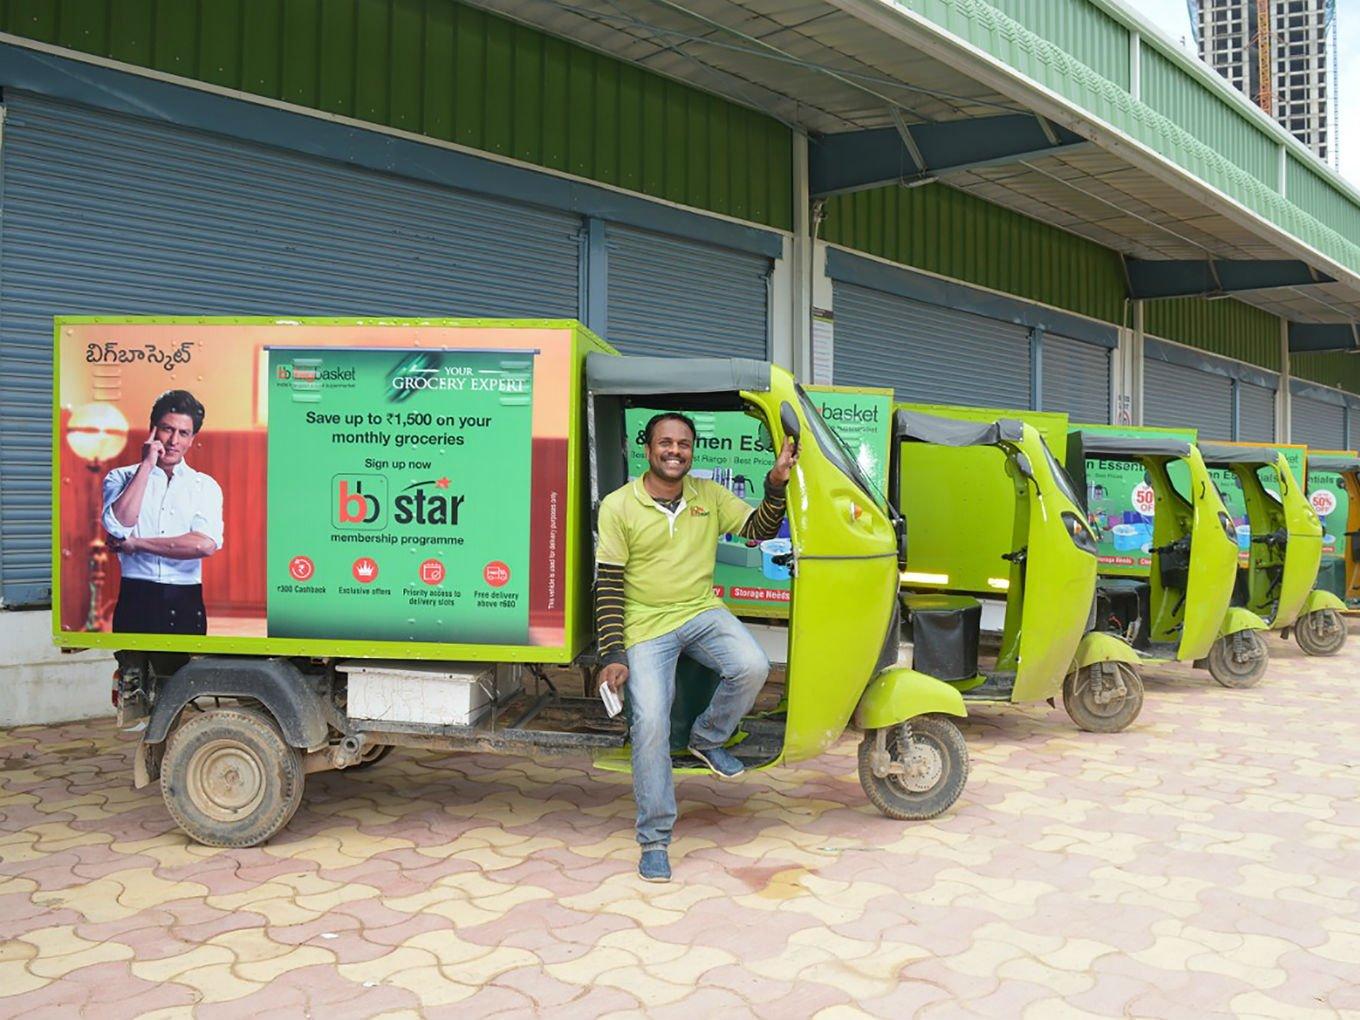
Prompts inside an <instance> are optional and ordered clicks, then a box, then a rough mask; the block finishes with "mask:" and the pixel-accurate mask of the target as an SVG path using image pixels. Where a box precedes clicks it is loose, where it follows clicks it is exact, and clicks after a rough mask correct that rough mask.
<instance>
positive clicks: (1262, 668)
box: [1208, 630, 1270, 689]
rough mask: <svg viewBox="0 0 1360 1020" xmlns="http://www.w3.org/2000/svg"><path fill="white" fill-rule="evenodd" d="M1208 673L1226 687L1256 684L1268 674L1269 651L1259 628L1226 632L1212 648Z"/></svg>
mask: <svg viewBox="0 0 1360 1020" xmlns="http://www.w3.org/2000/svg"><path fill="white" fill-rule="evenodd" d="M1208 661H1209V675H1210V676H1212V677H1213V678H1214V679H1215V680H1217V681H1218V682H1219V683H1221V684H1222V685H1223V686H1224V687H1232V688H1236V689H1242V688H1246V687H1255V686H1256V685H1257V684H1258V683H1260V682H1261V677H1263V676H1265V675H1266V667H1268V666H1269V665H1270V651H1269V649H1268V648H1267V647H1266V643H1265V641H1264V640H1263V639H1262V637H1261V632H1260V631H1256V630H1242V631H1238V632H1237V633H1236V634H1225V635H1224V636H1223V637H1221V638H1219V639H1218V640H1217V641H1215V642H1214V643H1213V646H1212V647H1211V648H1210V649H1209V660H1208Z"/></svg>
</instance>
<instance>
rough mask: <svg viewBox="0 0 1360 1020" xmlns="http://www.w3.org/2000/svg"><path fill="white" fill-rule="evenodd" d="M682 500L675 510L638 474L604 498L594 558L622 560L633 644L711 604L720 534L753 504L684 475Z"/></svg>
mask: <svg viewBox="0 0 1360 1020" xmlns="http://www.w3.org/2000/svg"><path fill="white" fill-rule="evenodd" d="M683 487H684V493H683V494H684V502H683V503H682V504H681V507H680V512H679V513H678V514H676V515H675V517H674V518H672V517H671V515H670V514H669V513H667V512H666V511H665V510H663V509H662V508H661V507H659V506H657V504H656V501H655V500H654V499H652V497H651V496H649V495H648V494H647V489H646V487H645V486H644V485H643V484H642V479H641V478H638V479H636V480H634V481H632V482H629V483H628V484H627V485H625V486H623V487H622V488H620V489H615V490H614V491H613V492H611V493H610V494H609V495H608V496H606V497H605V498H604V501H603V502H601V503H600V518H599V533H600V541H599V545H598V546H597V547H596V549H595V559H596V560H597V561H598V562H600V563H612V564H614V565H616V566H621V567H623V643H624V645H625V647H629V648H631V647H632V646H633V645H635V644H637V643H638V642H639V641H649V640H651V639H652V638H654V637H660V636H661V635H662V634H668V633H670V632H671V631H673V630H675V628H676V627H679V626H680V625H681V624H683V623H685V622H687V621H689V620H692V619H694V617H696V616H698V615H699V614H700V613H702V612H704V611H705V610H707V609H714V608H718V607H721V606H722V604H723V603H722V599H720V598H718V597H717V596H716V595H714V594H713V564H714V562H715V560H716V558H717V555H718V536H720V535H724V534H727V533H729V532H736V531H740V530H741V528H742V525H743V524H745V523H746V519H747V518H748V517H750V516H751V514H753V513H755V509H754V508H753V507H752V506H751V505H750V504H748V503H747V502H746V501H745V500H743V499H741V498H740V497H738V496H735V495H733V494H732V493H731V492H730V491H729V490H728V489H727V488H726V487H724V486H722V485H719V484H718V483H717V482H711V481H709V480H707V479H704V478H690V477H689V476H688V475H687V476H686V477H685V479H684V482H683Z"/></svg>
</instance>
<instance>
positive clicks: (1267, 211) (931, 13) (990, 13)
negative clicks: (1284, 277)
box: [897, 0, 1360, 275]
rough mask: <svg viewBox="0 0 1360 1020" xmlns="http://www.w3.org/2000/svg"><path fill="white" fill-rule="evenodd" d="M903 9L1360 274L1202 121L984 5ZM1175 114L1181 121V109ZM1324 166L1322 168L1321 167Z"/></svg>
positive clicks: (970, 1) (1314, 212)
mask: <svg viewBox="0 0 1360 1020" xmlns="http://www.w3.org/2000/svg"><path fill="white" fill-rule="evenodd" d="M998 2H1000V0H998ZM1085 2H1091V3H1094V2H1097V0H1085ZM897 6H899V7H901V8H902V9H904V10H907V11H910V12H912V13H914V14H916V15H917V16H918V17H920V18H924V19H926V20H928V21H929V22H931V23H932V24H933V25H934V27H935V30H936V31H938V32H943V33H948V34H949V35H951V36H953V37H954V38H955V39H957V40H961V41H962V42H964V43H965V44H967V45H969V46H972V47H975V48H976V49H978V50H980V51H981V52H982V53H984V54H987V55H988V56H990V57H991V58H992V59H994V60H996V61H998V62H1000V63H1002V64H1004V65H1006V66H1007V67H1009V68H1010V69H1012V70H1013V71H1015V72H1017V73H1018V74H1020V75H1023V76H1024V77H1026V78H1028V79H1029V80H1030V81H1031V82H1033V83H1034V84H1036V85H1038V86H1040V87H1042V88H1043V89H1046V90H1048V91H1049V92H1051V93H1053V94H1055V95H1057V96H1060V97H1062V98H1063V99H1065V100H1067V101H1068V102H1069V103H1071V104H1073V105H1074V106H1076V107H1077V108H1079V109H1080V110H1081V111H1083V113H1084V114H1085V115H1087V116H1089V117H1091V118H1092V119H1093V120H1096V121H1099V122H1103V123H1104V124H1105V125H1107V126H1108V127H1109V128H1112V129H1113V130H1115V131H1117V132H1119V133H1121V134H1123V135H1124V136H1126V137H1127V138H1129V139H1131V140H1132V141H1134V142H1136V143H1139V144H1141V145H1142V146H1144V147H1146V148H1147V149H1148V150H1150V151H1152V152H1154V153H1156V154H1157V155H1159V156H1160V157H1162V158H1163V159H1165V160H1167V161H1169V162H1170V163H1172V164H1174V165H1175V166H1177V167H1179V168H1180V169H1181V170H1183V171H1185V172H1187V173H1189V174H1190V175H1192V176H1193V177H1195V178H1197V179H1198V180H1199V181H1201V182H1202V183H1203V184H1205V185H1207V186H1208V187H1210V188H1212V189H1214V190H1215V191H1217V192H1219V193H1220V194H1221V195H1223V196H1224V197H1226V198H1228V199H1229V200H1231V201H1232V202H1235V203H1237V204H1238V205H1240V206H1242V207H1243V208H1245V209H1246V210H1248V211H1249V212H1251V213H1254V214H1255V215H1257V216H1259V217H1261V218H1262V219H1264V220H1266V221H1268V222H1269V223H1271V224H1273V225H1274V226H1275V227H1277V228H1279V229H1280V230H1281V231H1283V232H1285V233H1286V234H1288V235H1290V236H1291V237H1293V238H1294V239H1295V240H1296V241H1298V242H1300V243H1301V244H1303V245H1305V246H1307V247H1309V248H1311V249H1313V250H1314V251H1316V252H1318V253H1319V254H1321V255H1322V256H1324V257H1325V258H1327V259H1330V260H1331V261H1332V262H1334V263H1335V264H1336V265H1337V266H1339V267H1341V268H1343V269H1345V270H1348V271H1349V272H1351V273H1353V274H1356V275H1360V245H1357V244H1356V243H1355V242H1354V241H1352V240H1351V239H1350V238H1348V237H1346V236H1345V235H1344V234H1342V233H1341V232H1340V231H1339V230H1336V229H1334V228H1333V227H1332V226H1330V225H1329V224H1328V223H1325V222H1323V220H1322V219H1320V218H1319V215H1320V213H1319V210H1318V209H1316V208H1312V209H1309V210H1305V209H1303V208H1301V207H1300V206H1298V205H1296V204H1294V203H1293V202H1291V201H1288V200H1286V199H1285V198H1284V197H1283V196H1281V195H1280V194H1279V192H1278V191H1276V190H1275V189H1274V188H1273V187H1271V186H1270V185H1268V184H1266V183H1265V182H1263V181H1262V180H1260V179H1259V178H1257V177H1256V176H1254V175H1253V174H1252V173H1251V172H1249V171H1248V170H1246V169H1243V167H1242V166H1240V165H1239V164H1238V163H1235V162H1234V161H1233V159H1232V158H1230V156H1229V155H1227V154H1225V153H1224V152H1221V151H1219V150H1218V149H1217V148H1215V147H1214V144H1213V143H1214V141H1219V142H1220V143H1222V144H1223V146H1224V147H1225V148H1233V146H1230V145H1228V142H1227V140H1226V139H1225V138H1224V137H1223V136H1220V135H1219V134H1218V133H1217V132H1211V133H1210V135H1209V140H1208V141H1206V140H1205V139H1203V138H1200V137H1198V136H1197V135H1196V134H1195V130H1196V128H1197V127H1198V126H1199V125H1200V119H1199V118H1198V117H1197V118H1195V123H1192V124H1181V123H1178V122H1177V121H1176V120H1175V119H1173V117H1172V116H1169V115H1167V114H1166V113H1163V112H1159V111H1158V110H1156V109H1154V108H1153V106H1151V105H1150V104H1149V103H1146V102H1143V101H1140V100H1137V99H1134V98H1133V96H1132V95H1131V94H1130V93H1129V91H1128V88H1127V86H1126V84H1121V83H1118V82H1115V81H1112V80H1111V79H1110V78H1108V77H1107V76H1106V75H1104V74H1103V73H1101V72H1100V71H1097V70H1095V69H1094V68H1092V67H1091V66H1089V65H1088V64H1086V63H1084V62H1082V61H1081V60H1080V59H1078V57H1076V56H1074V55H1073V53H1071V52H1069V51H1068V50H1067V49H1065V48H1064V47H1063V46H1062V45H1060V44H1059V43H1058V42H1055V41H1053V40H1052V39H1048V38H1045V37H1043V36H1041V35H1039V34H1038V32H1036V31H1032V30H1031V29H1030V28H1027V27H1026V26H1025V25H1023V24H1021V23H1020V22H1019V21H1017V20H1016V19H1015V18H1014V17H1012V16H1010V15H1008V14H1006V13H1004V12H1003V11H1001V10H999V9H998V8H997V7H996V6H994V5H993V4H990V3H986V2H984V0H897ZM1011 6H1015V4H1014V3H1012V4H1011ZM1099 6H1100V7H1101V8H1102V9H1106V10H1110V11H1111V12H1114V10H1115V5H1113V4H1110V3H1108V2H1104V0H1102V2H1100V3H1099ZM1124 17H1127V14H1125V15H1124ZM1140 30H1141V29H1140ZM1126 31H1127V29H1126ZM1144 38H1145V42H1146V44H1147V48H1148V49H1149V50H1153V51H1155V52H1157V53H1158V54H1159V55H1161V56H1163V57H1165V56H1166V55H1167V54H1168V53H1169V52H1170V47H1164V46H1163V44H1162V43H1161V41H1160V40H1159V39H1158V38H1157V37H1155V36H1145V37H1144ZM1145 52H1146V50H1145ZM1187 82H1190V83H1192V84H1194V86H1195V87H1197V88H1201V89H1203V90H1204V91H1205V92H1206V93H1208V92H1209V90H1210V89H1211V86H1210V85H1209V84H1208V83H1207V82H1206V83H1194V82H1193V79H1187ZM1227 87H1228V86H1226V85H1225V86H1224V88H1227ZM1172 113H1174V114H1176V115H1178V116H1179V115H1181V113H1180V112H1179V111H1178V110H1176V109H1173V110H1172ZM1234 117H1235V118H1238V119H1243V122H1244V123H1245V124H1246V125H1247V126H1249V127H1254V128H1255V130H1257V131H1258V132H1259V133H1260V134H1261V135H1262V136H1263V137H1265V138H1266V139H1268V140H1269V141H1270V144H1272V145H1276V144H1284V145H1286V147H1287V149H1288V151H1289V152H1290V153H1291V155H1293V154H1294V153H1295V151H1296V147H1295V146H1291V145H1289V143H1288V142H1287V141H1286V140H1285V137H1284V134H1283V131H1282V130H1281V132H1280V137H1279V138H1278V139H1276V138H1275V137H1274V132H1273V130H1271V128H1270V127H1269V125H1266V124H1261V125H1252V124H1251V123H1250V121H1247V120H1245V119H1244V118H1243V115H1242V114H1239V113H1234ZM1253 119H1254V118H1253ZM1234 130H1235V129H1234ZM1247 148H1250V146H1247ZM1235 154H1236V155H1237V156H1238V158H1240V159H1244V160H1245V159H1246V158H1247V155H1246V154H1245V153H1244V152H1236V153H1235ZM1314 162H1316V161H1314ZM1317 166H1318V167H1321V164H1320V163H1318V164H1317ZM1323 179H1324V180H1327V178H1325V177H1324V178H1323ZM1327 183H1328V184H1329V185H1330V186H1331V190H1333V191H1335V192H1336V193H1337V195H1338V196H1339V197H1340V198H1342V199H1343V200H1345V201H1347V202H1349V203H1350V204H1353V205H1356V206H1357V208H1360V193H1356V192H1354V191H1353V190H1352V189H1350V188H1349V187H1347V186H1346V185H1344V184H1342V183H1341V182H1340V179H1339V178H1338V179H1337V181H1336V182H1334V183H1333V182H1331V181H1330V180H1327Z"/></svg>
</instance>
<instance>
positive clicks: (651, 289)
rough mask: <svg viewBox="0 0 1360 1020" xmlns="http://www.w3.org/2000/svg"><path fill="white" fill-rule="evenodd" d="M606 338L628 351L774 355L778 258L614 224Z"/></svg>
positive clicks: (609, 232) (608, 239) (609, 233)
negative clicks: (772, 290)
mask: <svg viewBox="0 0 1360 1020" xmlns="http://www.w3.org/2000/svg"><path fill="white" fill-rule="evenodd" d="M605 244H606V258H607V265H608V272H607V281H608V282H607V283H606V289H605V293H606V295H607V299H606V302H607V307H606V312H605V329H604V333H605V338H606V339H607V340H608V341H609V342H610V343H611V344H613V345H614V346H615V347H617V348H618V349H619V350H620V351H622V352H623V353H624V354H652V355H656V354H663V355H666V354H669V355H684V356H687V357H694V356H703V355H716V356H722V357H742V358H759V359H765V358H767V357H768V356H769V312H768V305H769V279H770V271H771V268H772V263H771V261H770V260H769V259H768V258H766V257H764V256H763V255H753V254H750V253H748V252H739V251H733V250H731V249H729V248H718V247H714V246H713V245H708V244H702V243H700V242H696V241H687V240H683V239H681V238H678V237H671V236H668V235H664V234H655V233H652V232H650V231H647V230H636V229H634V228H632V227H623V226H619V225H617V224H614V223H611V224H609V225H608V226H607V227H606V228H605Z"/></svg>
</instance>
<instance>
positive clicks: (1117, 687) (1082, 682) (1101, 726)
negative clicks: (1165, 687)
mask: <svg viewBox="0 0 1360 1020" xmlns="http://www.w3.org/2000/svg"><path fill="white" fill-rule="evenodd" d="M1063 708H1065V709H1066V710H1067V715H1068V717H1069V718H1071V720H1072V721H1073V722H1074V723H1076V724H1077V726H1078V727H1079V728H1080V729H1083V730H1086V732H1088V733H1118V732H1119V731H1120V730H1124V729H1127V728H1128V727H1129V726H1130V725H1132V723H1133V721H1134V720H1135V719H1137V718H1138V713H1140V712H1141V711H1142V710H1143V677H1142V675H1141V674H1140V673H1139V672H1138V670H1136V669H1135V668H1134V667H1133V666H1131V665H1130V664H1129V663H1127V662H1093V663H1091V664H1090V665H1089V666H1083V667H1082V668H1081V669H1076V670H1073V671H1072V672H1071V673H1068V674H1067V678H1066V679H1065V680H1064V681H1063Z"/></svg>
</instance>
